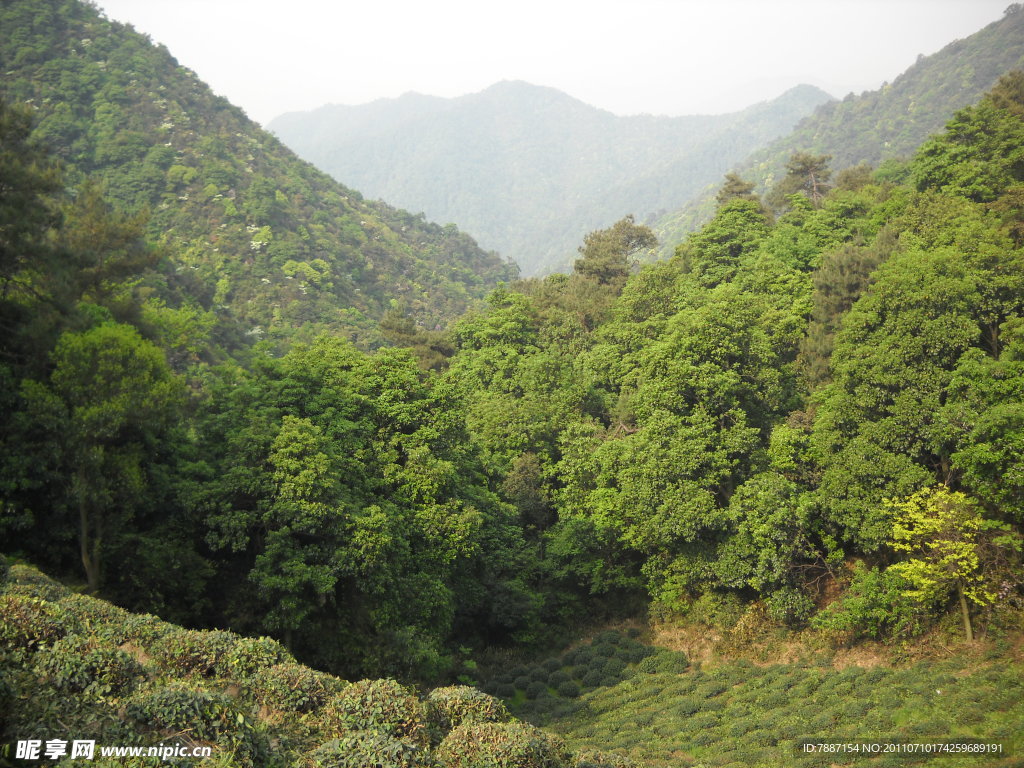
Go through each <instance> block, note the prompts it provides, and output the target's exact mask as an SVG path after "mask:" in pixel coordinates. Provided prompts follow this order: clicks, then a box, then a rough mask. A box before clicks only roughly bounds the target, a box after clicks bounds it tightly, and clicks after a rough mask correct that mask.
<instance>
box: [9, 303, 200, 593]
mask: <svg viewBox="0 0 1024 768" xmlns="http://www.w3.org/2000/svg"><path fill="white" fill-rule="evenodd" d="M52 359H53V366H54V367H53V373H52V375H51V376H50V380H49V382H47V383H40V382H35V381H28V382H26V383H25V385H24V387H23V397H24V398H25V400H26V401H27V402H28V411H29V412H30V413H32V412H34V413H37V414H42V413H47V412H49V414H50V418H49V421H50V423H51V424H52V425H53V427H54V428H55V432H54V433H53V434H51V435H50V436H49V438H50V440H52V441H53V442H54V443H55V446H56V455H57V456H58V463H59V471H60V474H61V475H63V476H64V477H65V478H66V485H65V486H64V489H63V493H60V494H58V497H57V498H55V499H53V503H54V504H56V505H58V507H59V508H65V509H67V511H68V512H69V513H70V514H73V515H75V516H76V517H77V526H76V527H77V529H78V543H79V552H80V556H81V561H82V567H83V568H84V570H85V575H86V580H87V582H88V585H89V589H90V591H93V592H95V591H96V590H97V589H99V587H100V585H101V582H102V573H103V554H104V551H105V547H106V546H107V545H108V543H109V542H108V538H109V537H116V536H118V535H120V534H122V533H124V532H125V531H126V529H127V527H128V523H129V521H130V520H131V518H132V516H133V513H134V512H135V511H136V510H137V509H138V508H139V506H140V503H141V498H142V497H143V496H144V495H145V494H146V492H147V490H148V488H149V486H150V481H149V474H150V470H151V468H152V467H153V466H154V465H155V463H156V462H155V459H154V457H156V456H159V455H160V454H161V453H162V448H161V445H160V443H161V441H162V439H163V438H164V437H165V435H166V432H167V430H168V429H169V427H170V426H171V425H172V424H173V422H174V418H175V416H176V415H177V414H178V412H179V408H180V406H181V405H182V402H183V400H182V395H183V387H182V385H181V382H180V381H179V380H178V379H177V378H176V377H175V376H174V374H172V373H171V370H170V368H169V367H168V365H167V360H166V358H165V357H164V353H163V352H162V351H161V350H160V349H158V348H157V347H156V346H155V345H154V344H152V343H150V342H148V341H146V340H145V339H143V338H142V337H141V336H140V335H139V334H138V332H137V331H136V330H135V329H134V328H131V327H129V326H125V325H118V324H115V323H108V324H105V325H101V326H98V327H96V328H93V329H91V330H88V331H84V332H81V333H74V332H66V333H64V334H63V335H62V336H61V337H60V339H59V340H58V342H57V346H56V348H55V349H54V351H53V354H52Z"/></svg>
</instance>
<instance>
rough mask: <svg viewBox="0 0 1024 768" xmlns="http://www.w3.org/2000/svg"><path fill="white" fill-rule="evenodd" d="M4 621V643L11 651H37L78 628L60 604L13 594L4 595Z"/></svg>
mask: <svg viewBox="0 0 1024 768" xmlns="http://www.w3.org/2000/svg"><path fill="white" fill-rule="evenodd" d="M0 619H2V620H3V621H2V622H0V642H3V645H4V647H5V648H8V649H25V650H35V649H37V648H39V647H40V646H44V645H49V644H50V643H53V642H56V641H57V640H59V639H60V638H62V637H64V636H65V635H66V634H67V633H68V632H69V631H72V630H73V629H74V627H75V622H74V621H73V620H72V619H70V617H68V616H67V615H66V614H65V613H64V612H62V611H61V610H60V609H59V608H58V606H57V605H56V604H54V603H50V602H48V601H46V600H41V599H39V598H37V597H26V596H22V595H17V594H11V593H10V592H8V593H6V594H3V595H0Z"/></svg>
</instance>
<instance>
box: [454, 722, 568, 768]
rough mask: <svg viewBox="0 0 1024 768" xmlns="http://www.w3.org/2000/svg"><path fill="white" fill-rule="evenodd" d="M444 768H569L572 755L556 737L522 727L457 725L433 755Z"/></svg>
mask: <svg viewBox="0 0 1024 768" xmlns="http://www.w3.org/2000/svg"><path fill="white" fill-rule="evenodd" d="M435 755H436V757H437V760H438V762H439V763H440V764H441V765H443V766H445V768H482V767H483V766H486V767H487V768H571V766H572V764H573V763H572V754H571V753H570V752H569V750H568V749H567V748H566V746H565V742H563V741H562V740H561V739H560V738H558V737H557V736H552V735H549V734H547V733H544V731H542V730H540V729H539V728H535V727H533V726H531V725H526V724H525V723H480V724H476V725H460V726H459V727H458V728H455V729H454V730H453V731H452V732H451V733H449V734H448V735H447V736H446V737H445V739H444V741H442V742H441V745H440V746H439V747H438V748H437V751H436V753H435Z"/></svg>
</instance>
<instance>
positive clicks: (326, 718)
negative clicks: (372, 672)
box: [318, 679, 429, 747]
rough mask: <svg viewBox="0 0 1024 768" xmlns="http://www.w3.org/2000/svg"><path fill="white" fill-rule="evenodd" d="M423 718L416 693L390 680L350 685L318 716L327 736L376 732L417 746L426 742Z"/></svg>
mask: <svg viewBox="0 0 1024 768" xmlns="http://www.w3.org/2000/svg"><path fill="white" fill-rule="evenodd" d="M424 719H425V718H424V708H423V705H422V704H421V703H420V701H419V700H418V699H417V698H416V696H415V694H413V692H412V691H410V690H409V689H408V688H406V687H404V686H402V685H401V684H399V683H397V682H396V681H394V680H391V679H387V680H360V681H359V682H357V683H352V684H351V685H349V686H347V687H346V688H345V689H344V690H343V691H341V693H338V694H336V695H335V696H334V697H333V698H331V699H330V700H329V701H328V702H327V703H326V704H325V705H324V707H323V708H322V709H321V711H320V713H319V715H318V720H319V722H320V723H321V727H322V728H323V729H324V731H325V732H326V733H333V734H335V735H336V736H343V735H344V734H345V732H346V731H349V730H354V729H371V730H378V731H381V732H383V733H385V734H387V735H389V736H391V737H393V738H396V739H400V740H402V741H406V742H408V743H410V744H413V745H416V746H420V747H425V746H426V745H427V743H428V741H429V734H428V731H427V728H426V724H425V722H424Z"/></svg>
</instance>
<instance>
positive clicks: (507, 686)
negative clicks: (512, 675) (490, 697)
mask: <svg viewBox="0 0 1024 768" xmlns="http://www.w3.org/2000/svg"><path fill="white" fill-rule="evenodd" d="M494 695H495V696H499V697H501V698H502V699H511V698H513V697H514V696H515V695H516V687H515V686H514V685H512V683H502V684H501V685H499V686H497V687H496V688H495V691H494Z"/></svg>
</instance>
